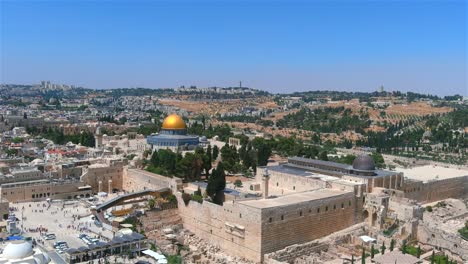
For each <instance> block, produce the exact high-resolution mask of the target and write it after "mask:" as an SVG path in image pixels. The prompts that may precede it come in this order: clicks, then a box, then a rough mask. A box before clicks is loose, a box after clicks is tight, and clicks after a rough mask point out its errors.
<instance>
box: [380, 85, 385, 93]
mask: <svg viewBox="0 0 468 264" xmlns="http://www.w3.org/2000/svg"><path fill="white" fill-rule="evenodd" d="M384 91H385V90H384V87H383V85H380V92H381V93H383V92H384Z"/></svg>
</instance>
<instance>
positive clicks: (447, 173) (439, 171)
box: [395, 165, 468, 182]
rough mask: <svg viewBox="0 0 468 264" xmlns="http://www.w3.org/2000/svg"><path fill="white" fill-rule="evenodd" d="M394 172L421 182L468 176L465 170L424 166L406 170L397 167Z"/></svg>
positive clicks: (467, 171)
mask: <svg viewBox="0 0 468 264" xmlns="http://www.w3.org/2000/svg"><path fill="white" fill-rule="evenodd" d="M395 170H396V171H398V172H403V175H404V176H405V177H407V178H409V179H411V180H417V181H422V182H428V181H431V180H444V179H451V178H457V177H462V176H468V170H467V169H457V168H446V167H442V166H437V165H425V166H420V167H414V168H407V169H405V168H398V167H397V168H395Z"/></svg>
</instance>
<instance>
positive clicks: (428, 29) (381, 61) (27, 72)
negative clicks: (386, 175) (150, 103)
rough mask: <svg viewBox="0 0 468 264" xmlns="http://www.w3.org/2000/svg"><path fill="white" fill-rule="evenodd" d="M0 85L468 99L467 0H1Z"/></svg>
mask: <svg viewBox="0 0 468 264" xmlns="http://www.w3.org/2000/svg"><path fill="white" fill-rule="evenodd" d="M0 8H1V21H2V23H1V36H2V38H1V39H2V40H1V44H0V45H1V49H0V50H1V71H0V72H1V78H0V81H1V83H18V84H36V83H39V82H40V81H41V80H50V81H52V82H54V83H62V84H74V85H77V86H82V87H86V88H93V89H112V88H125V87H146V88H164V87H170V88H174V87H179V86H181V85H185V86H190V85H196V86H197V87H210V86H221V87H228V86H238V85H239V81H242V84H243V86H246V87H251V88H256V89H260V90H265V91H269V92H272V93H291V92H295V91H311V90H312V91H313V90H334V91H354V92H359V91H362V92H372V91H376V90H377V89H378V88H379V87H380V86H381V85H383V86H384V87H385V89H386V90H387V91H396V90H398V91H401V92H407V91H412V92H417V93H423V94H434V95H439V96H445V95H454V94H460V95H463V96H468V88H467V82H468V81H467V78H468V77H467V75H468V74H467V67H466V62H467V53H466V2H465V1H411V2H405V1H380V2H379V1H333V2H328V1H309V2H305V1H292V2H283V1H271V2H267V1H260V0H259V1H241V2H235V1H217V2H215V1H200V2H197V3H193V2H190V1H113V2H107V1H106V2H88V1H47V2H42V1H20V2H18V1H2V2H1V3H0Z"/></svg>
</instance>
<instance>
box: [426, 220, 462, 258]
mask: <svg viewBox="0 0 468 264" xmlns="http://www.w3.org/2000/svg"><path fill="white" fill-rule="evenodd" d="M418 241H419V242H420V243H422V244H426V245H431V246H435V247H438V248H440V249H445V250H448V251H450V252H451V253H453V254H456V255H458V256H460V257H462V258H463V259H464V260H465V261H468V242H467V241H465V240H463V239H462V238H461V236H460V235H459V234H457V233H455V234H454V233H448V232H445V231H443V230H440V229H439V228H437V226H433V225H431V224H429V223H426V222H423V221H419V226H418Z"/></svg>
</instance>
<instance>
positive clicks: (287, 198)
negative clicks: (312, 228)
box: [238, 189, 352, 209]
mask: <svg viewBox="0 0 468 264" xmlns="http://www.w3.org/2000/svg"><path fill="white" fill-rule="evenodd" d="M347 193H352V192H346V191H340V190H336V189H320V190H314V191H308V192H302V193H294V194H289V195H284V196H280V197H277V198H268V199H259V200H249V201H241V202H238V203H239V204H244V205H247V206H251V207H255V208H260V209H262V208H272V207H279V206H285V205H290V204H297V203H303V202H308V201H313V200H321V199H325V198H330V197H334V196H340V195H343V194H347Z"/></svg>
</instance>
